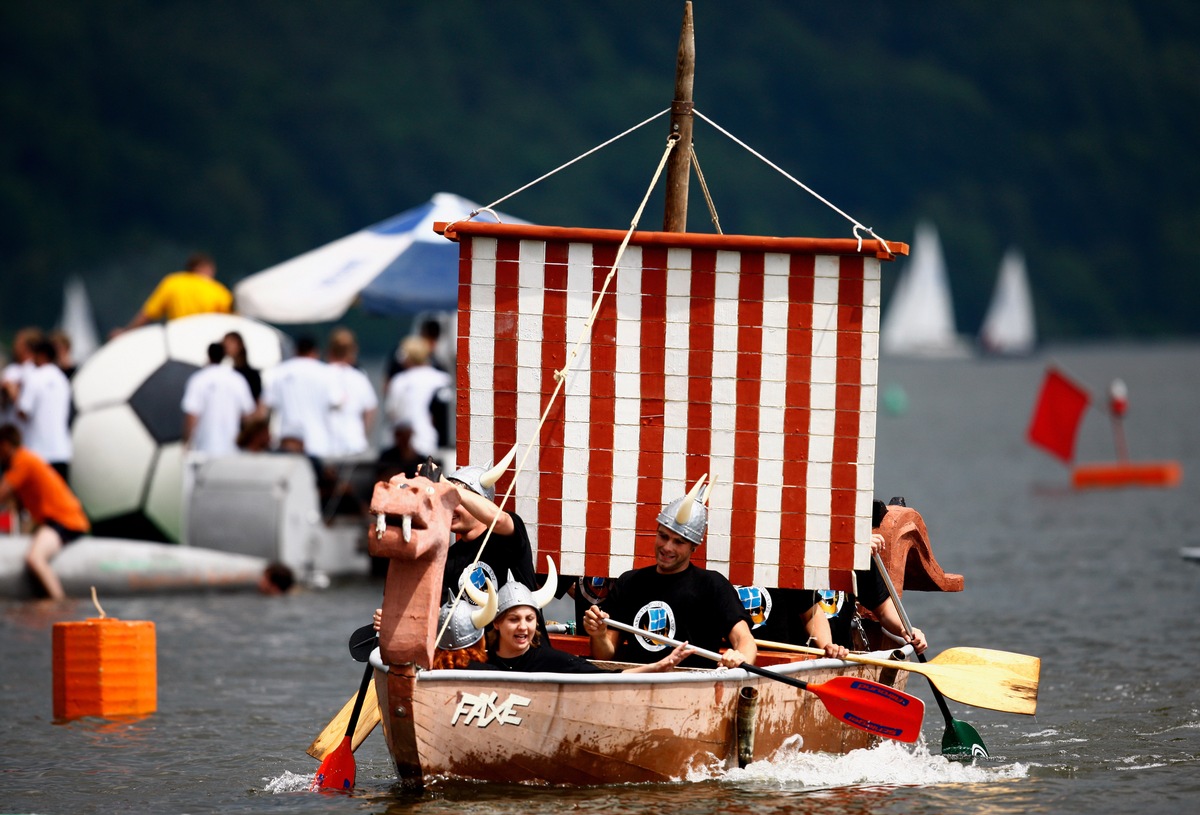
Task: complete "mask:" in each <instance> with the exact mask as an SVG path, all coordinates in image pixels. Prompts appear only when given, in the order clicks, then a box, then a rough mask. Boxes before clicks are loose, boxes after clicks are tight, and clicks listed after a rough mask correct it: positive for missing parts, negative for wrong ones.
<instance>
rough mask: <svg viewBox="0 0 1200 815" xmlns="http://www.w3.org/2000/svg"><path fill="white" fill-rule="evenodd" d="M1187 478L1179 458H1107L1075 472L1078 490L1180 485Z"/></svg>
mask: <svg viewBox="0 0 1200 815" xmlns="http://www.w3.org/2000/svg"><path fill="white" fill-rule="evenodd" d="M1182 480H1183V467H1182V465H1180V463H1179V462H1178V461H1105V462H1097V463H1092V464H1079V465H1077V466H1076V467H1075V469H1074V470H1072V471H1071V484H1072V485H1073V486H1074V487H1075V488H1076V489H1083V488H1088V487H1176V486H1178V485H1179V482H1181V481H1182Z"/></svg>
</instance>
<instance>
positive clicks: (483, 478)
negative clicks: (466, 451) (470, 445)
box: [446, 447, 517, 502]
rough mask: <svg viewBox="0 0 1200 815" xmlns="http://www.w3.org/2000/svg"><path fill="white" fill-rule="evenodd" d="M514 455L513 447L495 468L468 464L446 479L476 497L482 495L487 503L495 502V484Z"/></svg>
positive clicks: (515, 452) (514, 449)
mask: <svg viewBox="0 0 1200 815" xmlns="http://www.w3.org/2000/svg"><path fill="white" fill-rule="evenodd" d="M516 454H517V448H516V447H513V448H512V449H511V450H509V451H508V455H506V456H505V457H504V458H503V459H501V460H500V463H499V464H497V465H496V466H495V467H493V466H492V465H490V464H489V465H488V466H487V467H480V466H479V465H477V464H468V465H467V466H465V467H459V468H458V469H457V470H455V471H454V472H452V473H450V475H448V476H446V477H447V478H448V479H449V480H451V481H457V482H458V483H459V484H462V485H463V486H464V487H466V488H467V489H469V490H470V491H471V492H473V493H475V494H476V495H482V496H483V497H484V498H486V499H488V500H489V501H492V502H495V500H496V482H497V481H499V480H500V476H502V475H504V471H505V470H507V469H508V465H509V464H511V463H512V460H513V456H515V455H516Z"/></svg>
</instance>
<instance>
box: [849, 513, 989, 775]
mask: <svg viewBox="0 0 1200 815" xmlns="http://www.w3.org/2000/svg"><path fill="white" fill-rule="evenodd" d="M893 503H895V502H894V501H893ZM883 511H884V512H887V509H886V508H885V509H884V510H883ZM872 525H873V526H879V521H875V522H874V523H873V524H872ZM871 557H872V558H873V559H874V561H875V568H876V569H878V570H879V575H880V577H882V578H883V583H884V585H885V586H887V590H888V594H889V595H890V596H891V598H892V604H893V605H895V606H896V613H897V614H899V615H900V623H901V625H903V626H904V630H905V632H907V633H908V635H909V636H912V632H913V626H912V621H911V620H909V619H908V614H907V613H905V611H904V605H903V604H902V603H901V602H900V594H899V593H898V592H897V591H896V587H895V585H893V584H892V577H891V575H889V574H888V570H887V567H885V566H884V565H883V558H881V557H880V556H879V553H878V552H872V553H871ZM917 656H918V658H921V659H923V658H924V655H923V654H918V655H917ZM929 687H930V688H931V689H932V690H933V698H934V699H935V700H937V703H938V708H940V709H941V711H942V716H943V718H945V720H946V732H944V733H943V734H942V755H947V756H964V757H965V756H972V757H976V756H978V757H979V758H988V757H989V755H990V754H989V753H988V749H987V746H986V745H985V744H984V743H983V737H981V736H980V735H979V731H978V730H976V729H975V728H974V727H972V726H971V725H969V724H967V723H966V722H963V721H959V720H958V719H956V718H954V717H953V716H951V715H950V706H949V705H947V704H946V699H945V697H943V696H942V694H941V691H939V690H938V689H937V686H936V685H934V684H933V682H932V681H931V682H930V683H929Z"/></svg>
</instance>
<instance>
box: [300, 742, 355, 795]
mask: <svg viewBox="0 0 1200 815" xmlns="http://www.w3.org/2000/svg"><path fill="white" fill-rule="evenodd" d="M356 772H357V768H356V767H355V766H354V751H353V750H351V749H350V737H349V736H343V737H342V742H341V744H339V745H338V746H337V747H336V748H335V749H334V750H333V752H331V753H330V754H329V755H327V756H326V757H325V760H324V761H322V762H321V766H320V767H318V768H317V774H316V775H315V776H313V782H312V786H310V787H309V789H310V790H312V791H313V792H320V791H321V790H337V791H338V792H349V791H350V790H352V789H354V776H355V774H356Z"/></svg>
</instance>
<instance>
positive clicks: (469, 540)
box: [442, 466, 536, 594]
mask: <svg viewBox="0 0 1200 815" xmlns="http://www.w3.org/2000/svg"><path fill="white" fill-rule="evenodd" d="M485 475H486V473H485V470H484V468H482V467H477V466H467V467H462V468H460V469H458V470H455V471H454V472H453V473H451V474H450V475H449V476H448V480H449V481H450V482H451V483H453V484H454V486H456V487H457V488H458V495H459V498H460V499H461V500H462V503H460V504H459V506H458V507H457V508H456V509H455V510H454V516H453V518H451V521H450V531H451V532H453V533H454V534H455V535H457V536H458V537H457V540H455V542H454V543H452V544H451V545H450V549H449V550H448V551H447V552H446V566H445V571H444V572H443V573H442V589H443V591H444V590H446V589H449V590H450V591H452V592H454V593H455V594H458V591H459V589H461V588H462V585H463V582H464V581H466V580H467V579H470V580H471V581H472V582H473V583H474V584H475V588H477V589H479V590H480V591H483V590H484V585H485V584H484V579H485V578H487V579H489V580H491V581H492V585H493V586H495V587H497V588H502V587H503V586H504V584H505V583H507V582H508V576H509V573H511V574H512V576H513V577H515V578H516V579H517V580H520V581H521V582H522V583H524V584H525V585H526V586H532V585H535V584H536V581H535V580H534V577H533V547H532V545H531V544H530V542H529V533H528V532H527V531H526V530H525V522H524V521H522V520H521V518H520V516H519V515H517V514H516V513H515V512H505V511H502V510H501V509H500V507H498V506H496V504H495V503H493V502H494V500H495V497H496V491H495V488H494V487H493V486H492V485H490V484H489V485H488V486H486V487H485V486H484V485H483V484H481V483H480V479H481V478H484V477H485ZM485 480H486V479H485ZM497 516H499V519H498V520H497ZM493 520H495V523H496V527H495V529H493V530H492V536H491V538H489V539H488V542H487V546H485V547H484V550H483V554H482V555H480V557H479V563H477V564H476V566H475V568H474V569H471V568H470V566H471V564H472V563H473V562H474V561H475V555H476V554H477V553H478V552H479V544H480V543H482V542H483V536H484V535H485V534H487V531H488V528H489V527H491V525H492V521H493Z"/></svg>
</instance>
